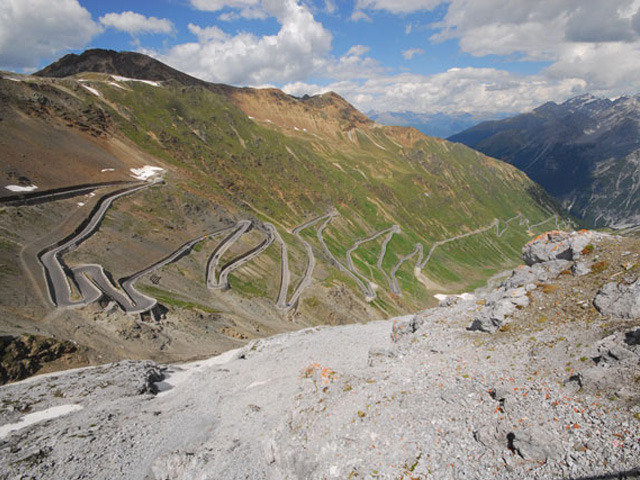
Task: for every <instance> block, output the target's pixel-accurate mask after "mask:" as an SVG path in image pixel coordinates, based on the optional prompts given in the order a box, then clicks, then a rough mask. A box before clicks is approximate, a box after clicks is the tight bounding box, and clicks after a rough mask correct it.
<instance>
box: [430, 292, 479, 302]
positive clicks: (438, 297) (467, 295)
mask: <svg viewBox="0 0 640 480" xmlns="http://www.w3.org/2000/svg"><path fill="white" fill-rule="evenodd" d="M434 297H435V299H436V300H438V301H439V302H441V301H442V300H446V299H447V298H449V297H454V298H460V299H461V300H473V299H474V298H476V296H475V295H474V294H472V293H461V294H460V295H446V294H444V293H436V294H435V295H434Z"/></svg>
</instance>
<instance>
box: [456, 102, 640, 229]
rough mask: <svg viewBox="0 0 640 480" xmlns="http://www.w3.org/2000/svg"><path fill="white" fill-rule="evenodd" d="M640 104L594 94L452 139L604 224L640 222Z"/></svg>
mask: <svg viewBox="0 0 640 480" xmlns="http://www.w3.org/2000/svg"><path fill="white" fill-rule="evenodd" d="M639 138H640V106H639V103H638V97H634V96H630V97H620V98H618V99H616V100H610V99H603V98H597V97H594V96H593V95H590V94H585V95H581V96H578V97H574V98H572V99H569V100H567V101H565V102H563V103H562V104H556V103H555V102H548V103H546V104H544V105H541V106H539V107H538V108H536V109H534V110H533V111H532V112H530V113H524V114H521V115H517V116H515V117H510V118H507V119H504V120H497V121H492V122H483V123H481V124H479V125H477V126H475V127H472V128H470V129H467V130H465V131H463V132H460V133H458V134H456V135H453V136H451V137H449V139H450V140H451V141H454V142H460V143H463V144H465V145H468V146H470V147H472V148H476V149H478V150H480V151H482V152H483V153H485V154H487V155H491V156H494V157H496V158H500V159H502V160H504V161H506V162H508V163H511V164H513V165H515V166H517V167H518V168H520V169H521V170H522V171H524V172H525V173H527V174H528V175H529V176H530V177H531V178H532V179H533V180H534V181H536V182H538V183H540V184H541V185H542V186H543V187H544V188H545V189H547V191H548V192H549V193H550V194H551V195H552V196H553V197H555V198H556V199H557V200H558V201H560V202H561V203H562V205H563V206H564V207H565V208H567V209H568V211H569V212H570V213H571V214H572V215H575V216H577V217H579V218H581V219H583V220H585V221H587V222H588V223H591V224H594V225H597V226H610V227H615V228H624V227H629V226H632V225H637V224H639V223H640V199H639V198H640V197H639V196H638V195H637V192H638V188H640V140H638V139H639Z"/></svg>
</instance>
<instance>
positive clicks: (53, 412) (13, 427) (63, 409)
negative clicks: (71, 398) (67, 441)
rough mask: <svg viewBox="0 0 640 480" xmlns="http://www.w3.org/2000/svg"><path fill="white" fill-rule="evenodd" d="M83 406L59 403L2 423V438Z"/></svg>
mask: <svg viewBox="0 0 640 480" xmlns="http://www.w3.org/2000/svg"><path fill="white" fill-rule="evenodd" d="M82 408H83V406H82V405H78V404H75V403H71V404H68V405H58V406H57V407H51V408H47V409H46V410H41V411H40V412H34V413H30V414H28V415H25V416H24V417H22V418H21V419H20V421H19V422H16V423H10V424H8V425H2V426H1V427H0V438H4V437H6V436H7V435H9V434H10V433H12V432H15V431H18V430H22V429H23V428H25V427H28V426H29V425H33V424H34V423H38V422H43V421H45V420H51V419H52V418H58V417H61V416H63V415H67V414H69V413H72V412H77V411H78V410H82Z"/></svg>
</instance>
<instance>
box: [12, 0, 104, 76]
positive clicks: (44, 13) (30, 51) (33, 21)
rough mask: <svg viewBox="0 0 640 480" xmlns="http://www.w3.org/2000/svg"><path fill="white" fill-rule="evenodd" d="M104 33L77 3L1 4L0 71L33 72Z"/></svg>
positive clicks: (24, 0)
mask: <svg viewBox="0 0 640 480" xmlns="http://www.w3.org/2000/svg"><path fill="white" fill-rule="evenodd" d="M100 32H101V27H100V25H98V24H96V23H95V22H94V21H93V20H92V19H91V14H90V13H89V12H88V11H87V10H86V9H85V8H83V7H82V6H80V4H79V3H78V1H77V0H57V1H55V2H51V1H50V0H3V1H2V2H0V67H1V68H5V69H18V70H19V69H26V70H31V69H35V68H37V67H38V66H39V63H40V61H41V60H42V59H47V60H48V59H51V58H52V57H54V56H56V55H58V54H60V53H61V52H64V51H66V50H70V49H77V48H83V47H84V46H85V45H86V44H87V43H88V42H89V41H90V40H91V39H92V38H93V37H94V36H95V35H97V34H98V33H100Z"/></svg>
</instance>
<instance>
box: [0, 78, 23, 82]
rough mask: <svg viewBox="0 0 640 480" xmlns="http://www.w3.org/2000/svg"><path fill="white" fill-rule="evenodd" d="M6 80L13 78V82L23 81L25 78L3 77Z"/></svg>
mask: <svg viewBox="0 0 640 480" xmlns="http://www.w3.org/2000/svg"><path fill="white" fill-rule="evenodd" d="M2 78H4V79H5V80H11V81H12V82H22V81H23V80H22V79H20V78H15V77H2Z"/></svg>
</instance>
